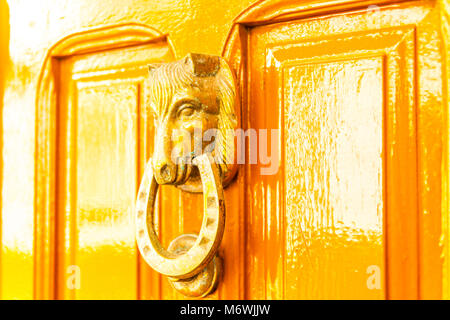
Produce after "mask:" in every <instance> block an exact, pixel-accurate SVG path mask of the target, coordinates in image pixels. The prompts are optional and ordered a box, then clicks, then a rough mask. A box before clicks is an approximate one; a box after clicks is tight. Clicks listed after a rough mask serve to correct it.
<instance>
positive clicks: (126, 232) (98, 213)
mask: <svg viewBox="0 0 450 320" xmlns="http://www.w3.org/2000/svg"><path fill="white" fill-rule="evenodd" d="M31 3H36V2H35V1H30V2H27V1H8V2H7V3H6V2H5V1H4V0H0V4H1V6H0V8H1V9H2V15H1V16H2V17H6V18H5V19H4V20H1V21H0V26H1V27H2V30H5V32H2V34H1V35H2V39H1V40H2V41H1V42H0V49H1V52H0V53H1V55H0V56H1V57H2V59H3V58H4V61H5V66H4V67H3V66H2V69H1V71H2V73H3V69H5V70H6V69H8V70H9V71H8V72H5V73H4V74H0V80H1V81H0V94H1V95H4V97H3V100H2V102H1V103H2V104H1V107H2V108H3V109H2V110H3V116H4V118H3V126H2V130H3V139H4V140H3V141H2V147H3V150H4V151H3V155H4V156H3V162H2V168H3V173H2V188H3V192H2V194H3V196H2V202H1V206H2V215H1V220H0V222H1V232H0V239H1V244H2V251H1V253H0V295H1V298H6V299H9V298H13V299H28V298H37V299H185V297H184V296H182V295H181V294H179V293H177V292H176V291H175V290H174V289H173V288H172V287H171V286H170V284H169V282H168V281H167V279H166V278H165V277H162V276H160V275H158V274H157V273H156V272H155V271H153V270H151V268H150V267H149V266H148V265H146V263H145V262H144V261H143V259H142V258H141V257H140V254H139V252H138V250H137V246H136V243H135V235H134V232H135V230H134V221H133V216H134V215H133V210H134V202H135V197H136V192H137V189H138V186H139V182H140V179H141V176H142V173H143V168H144V165H145V163H146V162H147V160H148V159H149V157H151V155H152V152H153V136H154V122H153V115H152V113H151V108H149V107H148V104H149V101H148V98H147V95H146V85H145V79H146V77H147V72H148V68H147V65H148V64H150V63H154V62H167V61H173V60H175V59H181V58H182V57H183V56H185V55H186V54H187V53H189V52H202V53H207V54H214V55H221V56H223V57H224V58H225V59H227V61H228V62H229V63H230V65H231V66H232V68H233V70H234V72H235V74H236V79H237V82H238V93H239V96H240V104H239V105H237V106H236V112H237V113H238V115H239V117H238V118H239V120H240V123H239V127H240V128H242V129H244V130H254V132H255V136H252V135H251V134H249V135H248V136H247V138H246V141H247V142H246V145H245V153H246V154H247V158H246V160H247V161H246V163H245V164H242V165H240V167H239V172H238V174H237V176H236V178H235V179H234V181H233V182H232V183H231V184H230V185H229V186H228V187H227V188H226V189H225V201H226V212H227V217H226V227H225V234H224V238H223V241H222V244H221V248H220V255H221V256H222V257H223V260H224V273H223V278H222V279H221V281H220V284H219V287H218V289H217V291H216V292H215V293H214V294H212V295H211V296H209V297H208V298H207V299H323V298H326V299H348V298H352V299H355V298H356V299H404V298H405V299H417V298H425V299H426V298H445V297H447V298H448V297H449V292H450V291H449V288H450V283H449V279H450V277H449V265H450V264H449V263H448V258H449V252H450V250H449V245H448V235H449V228H448V206H447V201H448V183H447V182H448V108H449V102H448V101H449V100H448V79H449V74H450V71H448V70H449V69H448V66H449V65H450V62H449V60H448V55H449V54H448V43H449V18H448V17H449V14H448V12H449V9H448V8H449V4H448V1H446V0H418V1H389V0H386V1H372V0H370V1H356V0H341V1H313V0H311V1H309V0H308V1H297V0H285V1H278V0H268V1H252V0H248V1H241V0H226V1H217V2H214V3H213V2H211V1H206V0H195V1H185V2H183V1H154V0H151V1H143V0H142V1H141V0H136V1H118V0H117V1H103V0H98V2H95V4H93V3H94V2H92V1H81V0H80V1H78V2H74V1H68V0H67V1H66V0H48V1H45V2H42V4H39V5H36V4H34V5H33V6H34V7H33V10H34V11H36V14H33V15H29V16H28V15H26V14H25V13H24V12H25V11H24V9H25V8H26V7H27V6H31ZM239 12H241V13H239ZM5 13H6V14H5ZM43 17H46V18H45V19H44V18H43ZM6 20H9V21H10V23H9V24H8V28H6V24H5V23H4V21H6ZM44 20H45V21H44ZM9 25H10V26H11V28H9ZM3 27H5V28H4V29H3ZM3 33H8V35H7V36H6V37H3ZM9 33H10V34H11V35H9ZM16 39H18V40H16ZM26 40H28V41H26ZM264 130H266V131H265V132H267V141H268V144H266V145H265V146H263V147H265V149H266V150H261V141H260V139H262V134H261V132H262V131H264ZM19 131H20V132H19ZM252 139H256V140H252ZM251 145H253V146H255V145H257V146H258V145H259V147H258V149H256V158H257V161H256V163H250V161H249V160H250V159H249V153H250V148H251ZM264 151H265V153H264ZM267 157H269V158H270V161H269V162H268V161H266V160H267V159H266V158H267ZM272 166H273V167H272ZM273 168H275V170H272V169H273ZM268 169H270V170H268ZM268 171H269V172H268ZM202 203H203V201H202V196H201V195H199V194H190V193H186V192H182V191H180V190H179V189H177V188H175V187H174V186H163V187H162V188H160V192H159V195H158V207H157V210H156V212H157V219H156V220H157V226H156V228H157V230H158V233H159V236H160V240H161V242H162V244H163V245H164V246H167V245H168V244H169V243H170V242H171V241H172V240H173V239H174V238H176V237H177V236H179V235H180V234H183V233H198V231H199V230H200V226H201V219H202V210H201V207H202Z"/></svg>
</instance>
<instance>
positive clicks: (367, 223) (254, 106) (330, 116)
mask: <svg viewBox="0 0 450 320" xmlns="http://www.w3.org/2000/svg"><path fill="white" fill-rule="evenodd" d="M437 13H438V12H437V10H436V7H435V6H434V5H433V4H432V3H430V2H424V3H421V4H418V5H417V6H409V5H406V4H405V5H403V6H402V5H399V6H395V7H392V8H389V7H387V8H382V9H380V10H375V11H370V12H367V11H364V10H363V11H355V12H354V13H348V14H345V15H336V16H333V15H330V16H325V17H323V18H322V19H307V18H306V19H304V21H303V20H300V21H298V22H282V23H279V24H274V25H268V26H262V27H255V28H253V29H252V30H251V32H250V37H249V42H248V47H247V48H245V47H243V48H241V49H240V50H242V51H244V52H245V50H247V51H248V52H249V54H248V56H249V66H250V67H249V73H250V80H248V81H249V84H248V85H249V96H248V97H249V98H248V110H247V111H244V112H247V114H244V116H243V117H244V119H245V124H246V126H247V127H249V128H279V129H281V132H282V134H281V139H280V141H281V143H280V144H279V146H280V147H279V148H278V149H277V151H278V152H279V154H280V158H281V159H282V163H281V170H280V173H279V174H278V175H274V176H267V177H261V175H260V173H259V172H260V168H261V167H262V165H259V166H256V167H253V168H252V167H250V168H248V169H247V176H246V178H247V181H248V183H249V184H248V189H247V193H246V194H247V201H246V206H247V208H248V210H249V211H248V221H249V222H250V225H251V226H252V227H251V228H249V229H248V233H247V247H248V248H252V249H253V254H252V255H247V260H246V261H247V268H248V269H246V271H247V273H246V274H247V277H248V278H247V279H248V280H247V281H248V282H247V283H248V284H247V285H246V288H247V291H246V295H247V296H248V297H249V298H255V299H261V298H299V297H301V298H306V299H310V298H357V297H366V298H402V299H404V298H412V299H414V298H427V297H441V295H442V284H443V282H442V270H443V264H442V257H441V255H440V254H441V252H442V248H443V247H442V246H443V242H442V241H441V240H439V239H437V238H435V236H437V235H439V234H441V232H440V231H438V230H440V228H441V227H440V224H441V220H440V219H441V205H442V202H441V198H440V194H441V185H440V184H441V183H442V180H441V173H440V166H439V165H438V164H439V163H440V160H439V159H440V157H441V152H442V149H441V148H442V145H440V144H439V143H431V141H429V139H430V136H434V137H435V139H437V140H435V142H436V141H439V139H440V138H439V137H440V136H441V130H442V118H441V115H440V113H439V112H438V111H437V110H436V108H437V109H442V108H443V105H442V104H440V102H439V101H442V100H441V99H442V94H441V92H440V90H441V89H440V88H441V87H440V85H438V84H437V83H435V84H432V82H433V80H432V79H435V80H437V79H442V75H440V74H439V71H438V70H441V68H442V66H441V58H440V55H441V54H442V51H441V49H442V48H441V47H440V46H439V44H438V40H437V39H436V38H434V37H435V33H433V32H431V31H430V30H429V29H427V28H428V27H431V25H432V24H433V22H432V21H437V17H436V14H437ZM300 14H301V13H299V15H300ZM242 19H243V20H244V21H246V20H245V19H246V17H242ZM271 19H276V17H271ZM415 39H416V40H415ZM426 39H427V40H426ZM415 41H417V42H415ZM415 52H417V53H418V56H416V53H415ZM433 57H434V58H433ZM422 59H425V60H428V61H429V64H428V63H426V64H424V63H421V61H422ZM431 61H432V62H431ZM431 75H433V76H431ZM416 77H417V78H416ZM429 81H431V82H429ZM427 96H429V97H433V98H431V100H432V101H434V102H433V103H431V100H430V99H426V97H427ZM424 118H428V119H429V121H431V119H433V121H435V124H436V125H435V127H434V129H433V130H431V128H430V130H427V129H426V128H428V127H429V125H428V122H424ZM439 119H440V120H439ZM424 126H425V127H424ZM418 128H420V130H419V129H418ZM424 140H427V141H428V142H425V141H424ZM424 148H425V149H424ZM432 150H433V151H432ZM432 163H435V164H436V165H437V166H433V165H432ZM424 175H425V176H427V179H424ZM431 190H434V194H435V196H436V197H435V198H433V199H431V198H430V196H431V194H430V192H431ZM444 212H445V214H447V212H446V211H444ZM429 228H436V229H434V231H431V232H429V231H426V230H429ZM343 239H345V240H343ZM273 256H276V257H277V259H272V258H271V257H273ZM425 256H427V257H428V258H426V259H425V258H424V257H425ZM319 270H320V271H319ZM374 270H376V272H377V274H378V276H379V279H380V283H381V285H380V286H375V288H374V287H373V286H370V285H369V284H368V283H369V282H368V281H370V279H372V278H370V275H373V274H374V273H373V272H374ZM425 270H428V272H426V273H424V271H425ZM431 270H433V271H431ZM261 279H265V281H261ZM250 288H251V289H250Z"/></svg>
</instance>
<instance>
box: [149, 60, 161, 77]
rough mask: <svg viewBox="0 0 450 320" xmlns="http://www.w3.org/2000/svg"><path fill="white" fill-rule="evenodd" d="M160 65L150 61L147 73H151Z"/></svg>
mask: <svg viewBox="0 0 450 320" xmlns="http://www.w3.org/2000/svg"><path fill="white" fill-rule="evenodd" d="M160 66H161V63H151V64H149V65H148V73H149V75H152V74H153V72H154V71H155V70H156V69H158V68H159V67H160Z"/></svg>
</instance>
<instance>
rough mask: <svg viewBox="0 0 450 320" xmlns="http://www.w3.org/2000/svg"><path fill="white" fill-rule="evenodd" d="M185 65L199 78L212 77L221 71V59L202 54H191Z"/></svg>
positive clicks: (186, 58) (185, 60)
mask: <svg viewBox="0 0 450 320" xmlns="http://www.w3.org/2000/svg"><path fill="white" fill-rule="evenodd" d="M184 63H185V64H186V65H187V66H188V67H189V68H190V70H191V72H192V73H193V74H194V75H195V76H197V77H211V76H214V75H216V73H217V72H218V71H219V69H220V57H219V56H211V55H208V54H201V53H189V54H188V55H187V56H186V57H185V58H184Z"/></svg>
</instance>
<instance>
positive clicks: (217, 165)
mask: <svg viewBox="0 0 450 320" xmlns="http://www.w3.org/2000/svg"><path fill="white" fill-rule="evenodd" d="M149 72H150V74H149V79H148V83H147V89H148V100H149V103H150V107H151V109H152V110H153V112H154V113H155V119H156V120H155V121H156V135H155V148H154V153H153V157H152V158H151V159H150V160H149V161H148V163H147V165H146V169H145V172H144V175H143V177H142V180H141V185H140V188H139V192H138V196H137V201H136V239H137V244H138V247H139V250H140V252H141V254H142V256H143V258H144V259H145V261H146V262H147V263H148V264H149V265H150V266H151V267H152V268H153V269H154V270H156V271H157V272H159V273H161V274H163V275H165V276H167V277H168V278H169V281H170V283H171V284H172V286H173V287H174V288H175V289H176V290H178V291H179V292H181V293H183V294H184V295H186V296H190V297H204V296H206V295H208V294H210V293H212V292H213V291H214V290H215V289H216V288H217V285H218V283H219V281H220V278H221V274H222V259H221V257H219V255H218V249H219V246H220V243H221V240H222V236H223V233H224V229H225V202H224V196H223V188H224V186H226V185H227V184H228V183H229V182H230V181H231V179H232V178H233V176H234V173H235V172H236V170H237V166H236V165H235V161H233V160H234V156H235V148H234V130H235V127H236V124H237V121H236V116H235V113H234V106H235V101H236V92H235V80H234V77H233V75H232V72H231V70H230V67H229V66H228V64H227V63H226V62H225V61H224V60H223V59H222V58H220V57H217V56H210V55H204V54H189V55H188V56H187V57H186V58H184V59H182V60H179V61H175V62H171V63H164V64H155V65H150V66H149ZM160 184H172V185H175V186H176V187H178V188H180V189H181V190H183V191H186V192H203V221H202V226H201V229H200V233H199V234H198V236H197V235H195V234H183V235H181V236H179V237H177V238H176V239H174V240H173V241H172V242H171V243H170V245H169V247H168V248H167V250H166V249H164V248H163V247H162V245H161V243H160V241H159V239H158V235H157V234H156V232H155V223H154V208H155V199H156V193H157V190H158V185H160Z"/></svg>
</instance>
